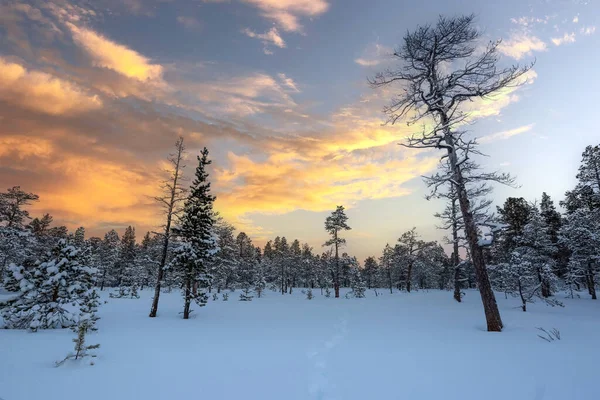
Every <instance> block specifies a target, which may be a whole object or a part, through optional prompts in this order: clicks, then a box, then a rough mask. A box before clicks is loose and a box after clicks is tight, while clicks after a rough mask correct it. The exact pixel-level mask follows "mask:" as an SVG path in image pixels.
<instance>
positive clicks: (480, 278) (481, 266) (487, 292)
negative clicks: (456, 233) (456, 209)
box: [442, 116, 503, 332]
mask: <svg viewBox="0 0 600 400" xmlns="http://www.w3.org/2000/svg"><path fill="white" fill-rule="evenodd" d="M444 117H445V118H443V120H442V123H443V124H444V125H447V123H448V118H447V117H446V116H444ZM446 129H448V128H446ZM445 140H446V143H447V144H448V145H449V146H450V147H451V148H448V157H449V159H450V163H451V166H452V171H453V172H454V181H455V185H456V191H457V195H458V202H459V205H460V210H461V212H462V216H463V223H464V229H465V234H466V237H467V241H468V244H469V249H470V251H471V258H472V261H473V267H474V268H475V276H476V278H477V287H478V288H479V294H480V295H481V301H482V303H483V309H484V312H485V319H486V322H487V330H488V331H489V332H501V331H502V326H503V325H502V319H501V318H500V311H499V310H498V304H496V297H495V296H494V291H493V290H492V285H491V283H490V278H489V276H488V272H487V269H486V266H485V262H484V259H483V252H482V251H481V247H479V243H478V242H479V237H478V232H477V226H476V225H475V221H474V220H473V214H472V213H471V204H470V202H469V198H468V196H467V191H466V188H465V182H464V178H463V176H462V172H461V170H460V165H458V160H457V156H456V152H455V151H454V142H453V138H452V135H451V134H450V132H448V133H447V134H446V137H445Z"/></svg>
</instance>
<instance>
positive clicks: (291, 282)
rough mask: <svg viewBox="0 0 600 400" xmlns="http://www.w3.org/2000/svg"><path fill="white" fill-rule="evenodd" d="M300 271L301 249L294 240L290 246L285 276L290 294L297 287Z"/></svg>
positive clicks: (298, 242) (297, 241)
mask: <svg viewBox="0 0 600 400" xmlns="http://www.w3.org/2000/svg"><path fill="white" fill-rule="evenodd" d="M301 270H302V248H301V247H300V241H299V240H298V239H294V241H293V242H292V244H291V245H290V261H289V268H288V274H287V286H288V287H289V289H290V294H292V291H293V288H294V287H296V285H297V280H298V279H299V277H300V275H301Z"/></svg>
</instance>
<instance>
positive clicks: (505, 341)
mask: <svg viewBox="0 0 600 400" xmlns="http://www.w3.org/2000/svg"><path fill="white" fill-rule="evenodd" d="M380 292H381V294H382V295H380V296H379V297H375V296H374V294H373V292H372V291H369V292H368V293H367V295H368V297H367V298H365V299H345V298H340V299H334V298H325V297H323V296H321V295H320V294H319V292H318V291H315V294H316V296H315V298H314V299H313V300H311V301H309V300H306V299H305V296H304V295H303V294H302V293H300V290H297V291H296V292H295V293H294V294H293V295H291V296H290V295H286V296H282V295H281V294H278V293H275V292H270V291H268V292H267V294H266V297H264V298H261V299H254V301H252V302H240V301H237V298H238V296H239V292H236V293H232V294H231V295H230V299H229V301H228V302H223V301H221V300H219V301H212V300H210V301H209V304H208V305H207V306H206V307H205V308H203V309H200V310H199V311H196V312H194V313H193V315H194V317H193V319H191V320H187V321H184V320H182V319H181V318H180V315H179V312H180V311H181V304H182V301H181V298H180V296H179V293H178V292H173V293H171V294H163V295H162V296H161V304H160V310H159V317H158V318H154V319H150V318H148V317H147V314H148V310H149V308H150V298H151V293H150V292H143V293H142V296H141V298H140V299H139V300H126V299H110V300H109V302H108V303H107V304H105V305H103V306H102V308H101V310H100V316H101V318H102V319H101V320H100V321H99V322H98V326H99V331H98V332H97V333H93V334H90V335H88V339H87V342H88V344H95V343H100V344H101V346H102V347H101V348H100V349H99V350H97V351H96V353H97V354H98V358H97V359H95V365H94V366H90V365H89V361H84V363H82V364H77V363H67V364H65V365H64V366H62V367H59V368H55V367H54V366H53V365H54V362H55V361H58V360H61V359H62V358H64V357H65V355H66V354H67V353H68V352H69V351H71V350H72V345H73V344H72V342H71V339H72V338H73V337H74V334H73V333H72V332H71V331H70V330H50V331H40V332H37V333H28V332H24V331H11V330H0V398H2V399H3V400H36V399H46V400H55V399H56V400H80V399H86V400H120V399H123V400H125V399H127V400H131V399H141V400H155V399H156V400H165V399H213V400H217V399H241V398H243V399H261V400H269V399H277V400H282V399H283V400H296V399H298V400H300V399H303V400H304V399H338V400H352V399H361V400H365V399H386V400H387V399H435V400H437V399H444V400H451V399H460V400H468V399H477V400H481V399H485V400H495V399H498V400H507V399H510V400H520V399H523V400H542V399H543V400H550V399H557V400H565V399H594V398H598V396H599V393H600V391H599V389H598V362H599V360H600V345H599V338H600V303H598V302H595V301H592V300H589V299H587V296H585V298H581V299H574V300H571V299H564V303H565V306H566V307H565V308H551V307H548V306H545V305H543V304H534V305H531V306H530V307H529V309H528V311H527V312H526V313H523V312H522V311H520V309H519V308H516V307H517V306H518V301H517V300H516V299H512V298H509V299H508V300H506V299H504V296H503V295H498V301H499V304H500V307H501V312H502V317H503V319H504V322H505V325H506V328H505V330H504V332H502V333H488V332H486V331H485V324H484V317H483V311H482V308H481V302H480V299H479V294H478V293H477V292H475V291H468V292H467V296H466V298H465V301H464V303H462V304H458V303H456V302H455V301H453V300H452V293H451V292H440V291H429V292H413V293H411V294H406V293H394V294H393V295H390V294H389V293H386V292H385V291H384V290H382V291H380ZM104 295H106V292H105V293H104ZM106 297H107V296H106ZM196 309H197V307H196ZM536 327H544V328H546V329H548V330H549V329H551V328H557V329H558V330H560V332H561V335H562V340H560V341H554V342H550V343H548V342H546V341H543V340H541V339H540V338H538V336H537V335H538V333H540V332H538V331H537V329H536ZM88 360H89V359H88Z"/></svg>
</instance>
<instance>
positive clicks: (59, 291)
mask: <svg viewBox="0 0 600 400" xmlns="http://www.w3.org/2000/svg"><path fill="white" fill-rule="evenodd" d="M78 253H79V250H78V249H76V248H75V247H74V246H72V245H70V244H68V243H67V241H66V240H65V239H62V240H60V241H59V243H58V245H57V247H56V248H55V249H53V251H52V252H51V253H49V254H48V255H47V257H46V259H45V260H44V261H43V262H41V263H35V265H34V266H32V268H23V267H18V266H15V265H13V266H12V267H11V273H12V274H13V277H14V279H15V280H17V281H18V282H19V288H20V289H21V292H20V293H19V296H17V297H16V298H13V299H11V300H9V301H7V302H5V303H4V304H3V305H2V317H3V319H4V323H5V326H6V327H7V328H11V329H25V328H28V329H30V330H32V331H37V330H38V329H54V328H66V327H71V326H73V325H74V324H75V323H76V318H75V316H74V315H73V314H72V313H71V312H70V311H68V310H67V309H66V308H65V307H64V306H65V305H67V304H70V303H73V302H78V301H79V296H81V293H82V292H81V291H82V288H83V287H82V285H81V284H80V282H79V281H77V280H76V279H75V277H76V276H77V275H78V274H80V273H81V270H82V268H84V266H82V265H81V264H80V263H79V258H78Z"/></svg>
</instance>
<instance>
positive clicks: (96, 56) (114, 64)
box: [67, 23, 163, 81]
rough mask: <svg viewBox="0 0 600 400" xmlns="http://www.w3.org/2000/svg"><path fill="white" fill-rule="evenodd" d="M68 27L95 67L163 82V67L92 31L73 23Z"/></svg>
mask: <svg viewBox="0 0 600 400" xmlns="http://www.w3.org/2000/svg"><path fill="white" fill-rule="evenodd" d="M67 26H68V27H69V29H70V30H71V33H72V34H73V40H74V42H75V43H76V44H77V45H78V46H79V47H81V48H82V49H83V50H84V51H85V52H86V53H87V54H88V55H89V56H90V58H91V59H92V62H93V63H94V65H96V66H98V67H103V68H108V69H111V70H113V71H115V72H117V73H119V74H121V75H124V76H126V77H128V78H133V79H137V80H139V81H148V80H156V81H158V80H161V79H162V74H163V67H162V66H161V65H159V64H153V63H151V61H150V60H149V59H148V58H147V57H144V56H143V55H141V54H139V53H138V52H136V51H135V50H132V49H130V48H128V47H126V46H123V45H122V44H119V43H116V42H114V41H112V40H110V39H108V38H106V37H104V36H102V35H101V34H99V33H96V32H94V31H92V30H90V29H86V28H80V27H77V26H75V25H74V24H72V23H67Z"/></svg>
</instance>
